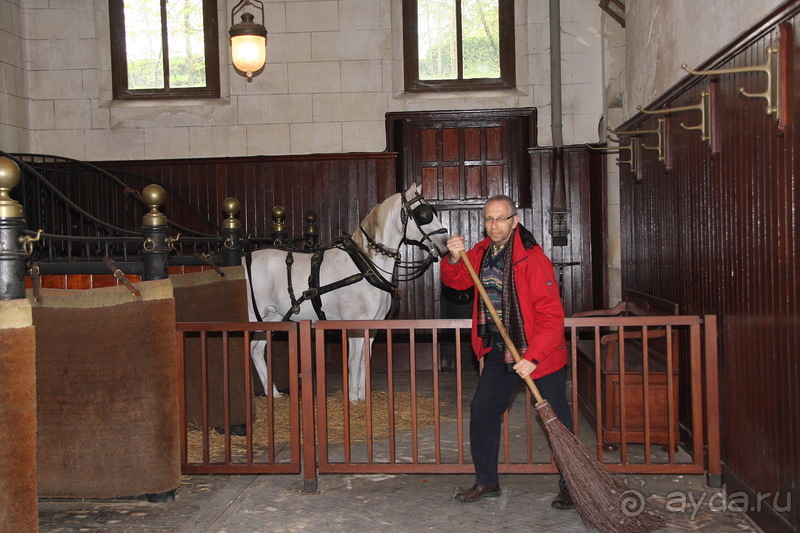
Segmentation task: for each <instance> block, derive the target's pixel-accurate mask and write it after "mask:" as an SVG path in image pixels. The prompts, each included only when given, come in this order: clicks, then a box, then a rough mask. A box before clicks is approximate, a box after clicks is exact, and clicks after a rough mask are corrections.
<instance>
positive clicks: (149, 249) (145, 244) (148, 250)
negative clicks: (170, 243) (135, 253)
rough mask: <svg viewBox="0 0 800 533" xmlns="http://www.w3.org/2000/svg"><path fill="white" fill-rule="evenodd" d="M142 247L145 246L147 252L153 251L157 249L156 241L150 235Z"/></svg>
mask: <svg viewBox="0 0 800 533" xmlns="http://www.w3.org/2000/svg"><path fill="white" fill-rule="evenodd" d="M148 242H149V243H150V248H148V247H147V243H148ZM142 248H144V251H145V252H152V251H153V250H155V249H156V242H155V241H154V240H153V239H152V238H150V237H148V238H146V239H145V240H144V243H142Z"/></svg>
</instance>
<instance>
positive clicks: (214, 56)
mask: <svg viewBox="0 0 800 533" xmlns="http://www.w3.org/2000/svg"><path fill="white" fill-rule="evenodd" d="M165 1H166V0H161V4H162V19H161V22H162V30H163V28H164V18H165V17H164V10H163V7H164V2H165ZM108 11H109V24H110V33H111V82H112V93H113V97H114V100H165V99H196V98H219V96H220V73H219V69H220V66H219V65H220V61H219V38H218V35H217V34H218V31H219V28H218V18H217V0H203V28H204V48H205V64H206V68H205V71H206V85H205V87H179V88H173V87H169V76H168V72H169V57H168V53H167V54H165V57H164V61H163V69H164V74H165V76H164V84H165V85H166V87H164V88H163V89H129V88H128V61H127V50H126V43H125V13H124V0H108ZM162 41H163V42H162V44H163V47H164V50H167V51H168V50H169V48H168V47H167V43H166V35H164V34H163V32H162Z"/></svg>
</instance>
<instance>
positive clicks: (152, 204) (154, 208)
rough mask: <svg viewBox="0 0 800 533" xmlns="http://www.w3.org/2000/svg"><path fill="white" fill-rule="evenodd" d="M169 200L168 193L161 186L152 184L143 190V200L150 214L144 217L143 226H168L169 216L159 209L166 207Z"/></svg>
mask: <svg viewBox="0 0 800 533" xmlns="http://www.w3.org/2000/svg"><path fill="white" fill-rule="evenodd" d="M166 199H167V193H166V191H165V190H164V188H163V187H162V186H161V185H156V184H155V183H151V184H150V185H148V186H147V187H145V188H144V189H142V200H144V203H145V205H146V206H147V207H149V208H150V212H149V213H147V214H146V215H145V216H144V217H142V225H143V226H166V225H167V216H166V215H165V214H163V213H161V212H159V210H158V208H159V207H161V206H162V205H164V201H165V200H166Z"/></svg>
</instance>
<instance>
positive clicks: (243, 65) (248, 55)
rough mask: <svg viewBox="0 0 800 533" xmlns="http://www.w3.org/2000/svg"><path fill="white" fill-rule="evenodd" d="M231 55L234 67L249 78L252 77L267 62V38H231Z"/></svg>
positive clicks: (256, 36)
mask: <svg viewBox="0 0 800 533" xmlns="http://www.w3.org/2000/svg"><path fill="white" fill-rule="evenodd" d="M231 55H232V56H233V65H234V66H235V67H236V68H237V69H239V70H241V71H242V72H246V73H247V75H248V77H249V76H252V74H253V72H255V71H257V70H258V69H260V68H261V67H263V66H264V63H265V62H266V61H267V38H266V37H264V36H261V35H237V36H235V37H231Z"/></svg>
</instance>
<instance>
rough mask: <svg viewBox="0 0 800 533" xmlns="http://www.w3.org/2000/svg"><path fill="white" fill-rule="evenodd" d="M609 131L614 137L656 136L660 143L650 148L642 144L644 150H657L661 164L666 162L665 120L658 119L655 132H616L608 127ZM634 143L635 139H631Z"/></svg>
mask: <svg viewBox="0 0 800 533" xmlns="http://www.w3.org/2000/svg"><path fill="white" fill-rule="evenodd" d="M606 129H607V130H608V131H610V132H611V133H613V134H614V135H620V134H622V135H630V136H631V137H637V136H640V135H649V134H654V135H656V136H657V138H658V142H657V144H656V145H655V146H648V145H646V144H644V143H642V148H644V149H645V150H655V151H657V152H658V160H659V161H661V162H665V161H666V138H667V135H666V125H665V120H664V119H663V118H659V119H658V127H656V129H654V130H629V131H619V132H617V131H614V130H612V129H611V128H610V127H606ZM631 141H633V139H631Z"/></svg>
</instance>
